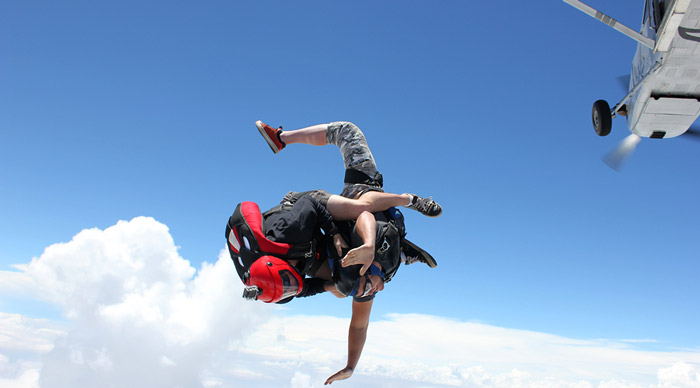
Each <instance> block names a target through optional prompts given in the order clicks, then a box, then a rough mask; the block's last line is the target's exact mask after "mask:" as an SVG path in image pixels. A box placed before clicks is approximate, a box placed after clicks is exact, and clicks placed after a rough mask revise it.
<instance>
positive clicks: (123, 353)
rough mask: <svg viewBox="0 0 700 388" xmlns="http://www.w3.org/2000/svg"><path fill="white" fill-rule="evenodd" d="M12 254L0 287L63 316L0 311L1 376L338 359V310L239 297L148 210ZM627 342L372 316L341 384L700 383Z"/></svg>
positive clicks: (233, 372)
mask: <svg viewBox="0 0 700 388" xmlns="http://www.w3.org/2000/svg"><path fill="white" fill-rule="evenodd" d="M222 244H223V242H222ZM16 268H17V269H18V271H14V272H7V271H0V295H2V294H12V295H15V296H17V295H23V296H24V297H27V298H30V299H34V300H41V301H47V302H50V303H52V304H54V305H56V306H58V307H59V308H60V309H61V311H62V312H63V313H64V315H65V317H66V318H67V321H66V322H53V321H50V320H46V319H30V318H27V317H23V316H20V315H17V314H7V313H0V386H2V387H18V388H34V387H37V386H41V387H43V388H51V387H64V386H71V387H92V386H129V387H154V386H172V387H176V386H180V387H235V386H246V387H268V386H281V387H292V388H297V387H320V386H322V385H323V382H324V381H325V379H326V378H327V377H328V376H330V375H331V374H333V373H334V372H336V371H337V370H339V369H341V368H342V367H343V366H344V364H345V358H346V355H347V353H346V352H347V343H346V341H347V327H348V320H347V319H340V318H337V317H331V316H323V315H316V316H286V315H284V312H283V310H279V309H276V308H275V307H274V306H270V305H264V304H262V303H253V302H248V301H245V300H243V299H242V298H241V297H240V295H241V289H242V286H241V284H240V281H239V280H238V277H237V275H236V273H235V270H234V267H233V265H232V264H231V261H230V258H229V257H228V253H227V252H225V251H222V252H221V254H220V256H219V257H218V260H217V261H216V262H215V263H214V264H208V263H205V264H203V265H202V267H201V268H200V269H199V270H195V269H194V268H193V267H192V266H191V265H190V264H189V262H187V261H186V260H184V259H183V258H182V257H180V256H179V254H178V252H177V248H176V246H175V244H174V242H173V240H172V237H171V236H170V234H169V232H168V229H167V227H166V226H165V225H163V224H160V223H158V222H157V221H155V220H153V219H151V218H145V217H139V218H135V219H133V220H131V221H129V222H124V221H122V222H119V223H117V224H116V225H114V226H112V227H110V228H107V229H105V230H104V231H102V230H98V229H90V230H84V231H82V232H80V233H78V234H77V235H76V236H75V237H74V238H73V239H72V240H71V241H70V242H67V243H62V244H55V245H52V246H50V247H48V248H46V250H45V251H44V253H43V254H42V255H41V256H40V257H38V258H34V259H32V260H31V262H30V263H27V264H24V265H20V266H17V267H16ZM345 302H347V301H345ZM339 303H344V302H339ZM287 308H291V309H293V305H289V306H287ZM275 311H276V313H275ZM644 341H648V340H644ZM635 342H636V340H621V341H609V340H606V341H602V340H601V341H593V340H590V341H585V340H576V339H570V338H564V337H559V336H554V335H549V334H544V333H536V332H528V331H523V330H514V329H505V328H499V327H493V326H488V325H483V324H478V323H471V322H460V321H455V320H450V319H445V318H441V317H435V316H427V315H419V314H409V315H388V316H386V317H373V321H372V323H371V325H370V331H369V336H368V341H367V345H366V347H365V351H364V353H363V356H362V359H361V361H360V364H359V366H358V369H357V371H356V372H355V375H354V376H353V377H352V380H351V382H352V383H351V384H350V385H351V386H355V385H357V386H360V385H363V386H367V387H401V388H410V387H427V386H434V387H438V386H440V387H442V386H461V387H495V388H499V387H504V388H505V387H509V388H510V387H522V388H530V387H533V388H534V387H540V388H548V387H565V388H568V387H571V388H622V387H625V388H642V387H643V388H669V387H674V388H675V387H680V388H691V387H692V388H700V352H699V351H685V352H648V351H640V350H635V348H634V346H635ZM336 385H337V386H343V385H345V386H348V383H347V382H337V383H334V386H336Z"/></svg>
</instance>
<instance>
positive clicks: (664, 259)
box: [0, 0, 700, 380]
mask: <svg viewBox="0 0 700 388" xmlns="http://www.w3.org/2000/svg"><path fill="white" fill-rule="evenodd" d="M588 4H590V5H592V6H595V7H599V8H601V9H602V10H603V11H605V12H608V13H609V14H610V15H612V16H613V17H615V18H616V19H618V20H620V21H622V22H623V23H626V24H627V25H630V26H631V27H633V28H635V29H636V28H637V27H638V26H639V23H640V20H641V14H642V5H641V1H631V0H624V1H623V0H620V1H616V2H606V1H602V0H597V1H593V0H589V1H588ZM635 49H636V43H635V42H634V41H632V40H631V39H629V38H627V37H625V36H623V35H621V34H619V33H617V32H615V31H613V30H612V29H610V28H607V27H605V26H604V25H603V24H601V23H598V22H596V21H595V20H594V19H592V18H590V17H588V16H586V15H584V14H582V13H580V12H577V11H576V10H575V9H573V8H572V7H569V6H568V5H566V4H564V3H563V2H559V1H546V2H539V1H537V2H535V1H531V2H515V1H513V2H506V3H499V5H498V6H495V5H493V4H491V3H490V2H476V1H440V2H427V1H381V2H374V1H355V2H351V3H348V2H342V3H341V2H323V1H305V2H301V3H299V2H283V1H257V2H253V1H245V2H243V1H241V2H230V1H211V2H205V3H203V2H189V1H176V2H165V1H152V2H147V3H143V2H134V1H121V2H118V3H104V2H98V3H95V2H91V1H73V2H69V3H66V2H50V1H33V2H13V1H2V2H0V214H1V215H2V216H1V217H0V235H1V236H3V237H2V238H0V270H2V271H6V272H8V273H9V272H16V271H20V270H18V269H17V268H16V267H15V266H14V265H18V264H19V265H23V264H28V263H29V262H30V261H31V260H32V258H38V257H40V256H41V255H42V254H43V253H44V250H45V249H46V248H47V247H49V246H51V245H52V244H56V243H65V242H68V241H71V239H73V237H74V236H76V234H78V233H79V232H80V231H81V230H84V229H90V228H98V229H100V230H104V229H107V228H109V227H111V226H113V225H115V224H116V223H117V222H118V221H119V220H131V219H133V218H134V217H139V216H146V217H152V218H153V219H155V220H157V221H158V222H159V223H162V224H163V225H166V226H167V227H168V229H169V234H170V235H171V236H172V239H173V240H174V244H175V245H176V246H177V247H179V249H178V251H177V252H178V254H179V255H180V256H181V257H182V258H183V259H184V260H187V261H189V263H190V264H191V266H192V267H193V268H197V269H199V268H200V267H201V266H202V263H213V262H216V261H217V257H218V256H219V253H220V251H221V249H222V248H223V247H224V244H225V240H224V238H223V234H224V223H225V222H226V219H227V218H228V216H229V215H230V213H231V212H232V211H233V209H234V207H235V205H236V204H237V203H238V202H240V201H244V200H253V201H256V202H258V203H259V204H260V206H261V208H269V207H271V206H273V205H274V204H276V203H277V201H278V200H279V199H280V198H281V197H282V195H284V193H285V192H286V191H288V190H309V189H314V188H323V189H326V190H328V191H330V192H335V193H338V192H339V191H340V190H341V187H342V174H343V168H342V163H341V158H340V154H339V153H338V151H337V149H335V148H334V147H330V146H329V147H313V146H306V145H295V146H290V147H289V148H287V149H285V150H283V151H282V152H281V153H280V154H278V155H273V154H272V153H271V152H270V151H269V149H268V147H267V145H266V144H265V143H264V141H263V140H262V139H261V138H260V136H259V134H258V133H257V131H256V130H255V127H254V122H255V120H258V119H260V120H263V121H265V122H267V123H269V124H271V125H275V126H278V125H283V126H284V128H285V129H294V128H299V127H303V126H307V125H311V124H317V123H325V122H330V121H336V120H347V121H353V122H354V123H356V124H357V125H358V126H359V127H360V128H362V129H363V131H364V132H365V134H366V136H367V138H368V141H369V144H370V146H371V148H372V151H373V153H374V156H375V158H376V160H377V163H378V166H379V169H380V170H381V172H382V173H383V174H384V176H385V189H387V191H392V192H399V193H402V192H415V193H417V194H419V195H425V196H427V195H432V196H433V197H434V198H435V199H436V200H437V201H438V202H440V203H441V204H442V206H443V208H444V213H443V215H442V216H441V217H440V218H437V219H430V218H426V217H423V216H421V215H419V214H417V213H415V212H412V211H410V210H406V211H404V214H405V216H406V218H407V227H408V237H409V238H410V239H411V240H412V241H414V242H416V243H418V244H420V245H421V246H422V247H424V248H425V249H426V250H428V251H429V252H431V253H432V254H433V256H434V257H435V258H436V259H437V261H438V264H439V266H438V267H437V268H436V269H428V268H427V267H419V266H410V267H406V268H404V269H402V270H401V271H400V272H399V274H398V275H397V277H396V278H395V279H394V280H393V281H392V282H391V283H390V284H388V285H387V288H386V289H385V291H383V292H382V294H381V295H380V296H379V297H378V298H377V301H376V302H375V304H374V309H373V310H374V311H373V313H372V316H373V319H380V318H381V317H385V316H387V314H427V315H430V316H435V317H442V318H449V319H454V320H458V321H461V322H462V321H463V322H478V323H483V324H487V325H493V326H494V327H501V328H508V329H516V330H523V331H532V332H541V333H548V334H551V335H555V336H562V337H566V338H573V339H578V340H634V341H635V345H634V346H635V349H638V350H641V351H669V350H675V349H691V350H693V349H694V350H693V352H694V353H693V354H695V355H697V352H698V349H699V348H700V332H698V330H697V328H698V327H700V310H698V309H697V306H696V304H697V297H698V295H700V283H698V282H697V278H698V276H697V275H698V270H699V269H700V264H698V258H699V255H698V248H699V245H698V244H699V242H698V241H699V240H698V239H697V235H698V232H700V226H699V224H698V218H697V217H698V214H700V203H699V202H698V201H696V200H695V199H694V198H695V197H696V196H697V192H698V188H699V187H698V183H697V179H695V177H696V175H697V173H696V172H697V170H698V168H699V167H700V159H698V157H697V155H698V153H697V150H698V147H700V143H697V142H693V141H687V140H684V139H680V138H679V139H669V140H664V141H653V140H645V141H643V142H642V144H641V145H640V147H639V148H638V150H637V152H636V153H635V154H634V156H633V157H632V159H631V160H630V161H629V162H628V163H627V164H626V165H625V166H624V169H623V170H622V171H621V172H619V173H618V172H615V171H613V170H611V169H609V168H608V167H607V166H605V165H604V164H603V163H602V162H601V161H600V158H601V156H602V155H603V154H605V153H606V152H607V151H609V150H610V149H612V148H614V147H615V145H616V144H617V142H619V141H620V140H621V139H622V138H624V137H625V136H626V135H627V134H628V131H627V129H626V126H625V123H624V122H623V121H621V119H617V120H615V121H614V123H613V132H612V134H611V135H610V136H609V137H607V138H598V137H597V136H596V135H595V133H594V131H593V129H592V127H591V124H590V110H591V105H592V103H593V101H595V100H597V99H599V98H604V99H607V100H608V101H610V102H611V105H612V104H614V103H615V102H616V101H617V99H619V98H621V97H622V96H623V95H624V94H625V92H624V91H623V90H621V89H620V87H619V85H618V82H617V78H618V77H619V76H621V75H625V74H628V73H629V69H630V64H631V59H632V56H633V54H634V51H635ZM42 257H43V256H42ZM20 272H21V271H20ZM231 281H237V279H231ZM231 298H232V299H238V298H239V295H238V294H236V295H231ZM29 299H31V300H33V301H34V302H33V303H29V304H27V298H26V297H20V296H17V295H15V294H11V293H7V294H6V296H4V297H3V298H2V299H0V309H1V311H3V312H4V313H7V314H18V315H21V316H23V317H25V318H26V319H42V318H47V319H51V320H55V321H61V320H62V319H63V318H65V315H66V311H65V310H62V309H61V307H60V306H59V307H57V306H56V304H55V303H54V304H52V303H51V302H50V301H49V302H47V301H45V300H42V299H41V298H33V299H32V298H29ZM236 303H238V301H236ZM278 313H279V314H282V315H283V316H285V317H292V318H293V317H304V316H309V315H316V314H323V315H330V316H337V317H348V316H349V314H350V305H349V303H348V302H347V301H339V300H337V299H335V298H332V297H331V296H327V295H324V296H319V297H316V298H311V299H308V300H300V301H296V302H295V303H294V304H290V305H288V306H286V307H285V309H284V310H282V311H281V312H278ZM61 317H63V318H61ZM292 318H290V319H292ZM299 319H301V318H299ZM387 340H389V339H387ZM1 354H2V353H0V355H1ZM693 357H697V356H693ZM339 367H340V365H339ZM655 372H656V370H653V371H652V374H653V373H655ZM304 378H305V377H304V376H302V377H300V379H301V380H303V379H304Z"/></svg>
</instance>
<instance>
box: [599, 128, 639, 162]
mask: <svg viewBox="0 0 700 388" xmlns="http://www.w3.org/2000/svg"><path fill="white" fill-rule="evenodd" d="M641 140H642V138H641V137H640V136H639V135H636V134H634V133H633V134H630V135H629V136H627V137H626V138H624V139H623V140H622V142H620V144H619V145H618V146H617V148H615V149H614V150H612V151H611V152H610V153H608V154H607V155H605V156H604V157H603V162H605V164H607V165H608V166H610V168H612V169H613V170H615V171H620V168H621V167H622V164H623V163H624V162H625V160H627V158H629V157H630V156H631V155H632V154H633V153H634V150H636V149H637V145H639V142H640V141H641Z"/></svg>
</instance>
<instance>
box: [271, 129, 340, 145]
mask: <svg viewBox="0 0 700 388" xmlns="http://www.w3.org/2000/svg"><path fill="white" fill-rule="evenodd" d="M327 128H328V124H318V125H312V126H310V127H306V128H301V129H295V130H292V131H282V133H281V134H280V140H282V141H283V142H284V143H285V144H294V143H302V144H311V145H315V146H323V145H326V144H328V143H327V142H326V129H327Z"/></svg>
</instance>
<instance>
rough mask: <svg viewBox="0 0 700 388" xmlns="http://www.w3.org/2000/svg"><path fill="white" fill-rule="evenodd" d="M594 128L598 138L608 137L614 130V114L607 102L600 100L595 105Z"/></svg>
mask: <svg viewBox="0 0 700 388" xmlns="http://www.w3.org/2000/svg"><path fill="white" fill-rule="evenodd" d="M591 116H592V119H593V128H595V133H597V134H598V136H608V135H609V134H610V129H611V128H612V114H610V105H608V103H607V102H606V101H605V100H598V101H596V102H594V103H593V112H592V115H591Z"/></svg>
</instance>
